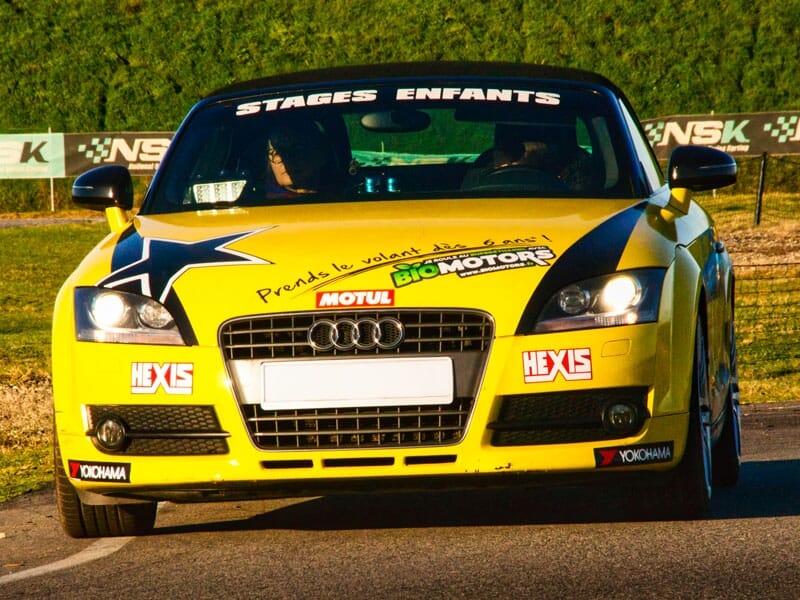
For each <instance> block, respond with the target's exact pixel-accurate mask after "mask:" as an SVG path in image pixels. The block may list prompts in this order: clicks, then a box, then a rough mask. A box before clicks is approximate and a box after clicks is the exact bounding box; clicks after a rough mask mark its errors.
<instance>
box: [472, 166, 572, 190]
mask: <svg viewBox="0 0 800 600" xmlns="http://www.w3.org/2000/svg"><path fill="white" fill-rule="evenodd" d="M471 187H472V189H492V188H500V189H515V190H531V189H533V190H535V191H549V192H560V191H565V190H566V189H567V188H566V185H565V184H564V182H563V181H561V180H560V179H558V177H556V176H555V175H553V174H552V173H550V172H549V171H546V170H545V169H540V168H537V167H532V166H527V165H509V166H507V167H497V168H495V169H492V170H490V171H488V172H487V173H484V174H483V175H482V176H481V177H480V180H479V181H478V183H477V185H474V186H471Z"/></svg>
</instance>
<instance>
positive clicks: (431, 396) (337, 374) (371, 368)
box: [261, 357, 454, 410]
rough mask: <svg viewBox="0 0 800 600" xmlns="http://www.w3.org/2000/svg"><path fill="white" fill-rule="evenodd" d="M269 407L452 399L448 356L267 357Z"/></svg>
mask: <svg viewBox="0 0 800 600" xmlns="http://www.w3.org/2000/svg"><path fill="white" fill-rule="evenodd" d="M262 376H263V396H262V400H261V407H262V408H263V409H264V410H285V409H288V410H296V409H310V408H355V407H360V406H364V407H370V406H372V407H374V406H406V405H415V404H450V403H451V402H452V401H453V387H454V386H453V361H452V360H451V359H450V358H448V357H425V358H353V359H341V360H309V361H277V362H268V363H263V365H262Z"/></svg>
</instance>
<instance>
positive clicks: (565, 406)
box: [489, 387, 648, 446]
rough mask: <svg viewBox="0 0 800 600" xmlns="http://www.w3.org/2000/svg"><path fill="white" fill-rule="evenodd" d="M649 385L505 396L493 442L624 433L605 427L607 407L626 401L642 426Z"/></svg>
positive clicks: (517, 442)
mask: <svg viewBox="0 0 800 600" xmlns="http://www.w3.org/2000/svg"><path fill="white" fill-rule="evenodd" d="M647 391H648V390H647V388H646V387H630V388H609V389H600V390H580V391H572V392H553V393H547V394H520V395H515V396H505V397H503V398H502V401H501V402H502V404H501V408H500V415H499V417H498V420H497V421H495V422H493V423H490V424H489V427H490V428H491V429H494V430H495V431H494V433H493V435H492V445H494V446H526V445H538V444H566V443H576V442H591V441H601V440H610V439H615V438H619V437H626V436H627V435H630V434H626V435H623V436H621V435H620V434H619V433H615V432H613V431H608V430H607V429H606V428H605V427H604V426H603V413H604V411H605V409H606V407H607V406H609V405H610V404H615V403H626V404H631V405H632V406H634V407H636V410H637V414H638V415H639V426H640V427H641V425H642V424H643V422H644V419H645V418H646V417H647Z"/></svg>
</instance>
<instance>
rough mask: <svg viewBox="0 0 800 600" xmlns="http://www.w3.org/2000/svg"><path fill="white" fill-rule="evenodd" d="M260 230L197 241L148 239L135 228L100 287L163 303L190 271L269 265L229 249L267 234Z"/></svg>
mask: <svg viewBox="0 0 800 600" xmlns="http://www.w3.org/2000/svg"><path fill="white" fill-rule="evenodd" d="M266 229H269V228H262V229H256V230H255V231H247V232H245V233H235V234H232V235H223V236H218V237H214V238H209V239H205V240H200V241H197V242H182V241H179V240H163V239H158V238H146V237H142V236H140V235H139V233H138V232H137V231H136V230H134V229H133V228H131V232H130V233H129V234H128V235H124V236H123V237H122V238H121V239H120V241H119V242H118V243H117V246H116V248H114V255H113V257H112V259H111V268H112V272H111V274H110V275H108V276H107V277H105V278H103V279H102V280H100V281H99V282H98V283H97V285H98V286H101V287H109V288H122V289H124V290H126V291H131V292H134V293H138V294H143V295H145V296H149V297H151V298H154V299H156V300H158V301H159V302H161V303H163V302H164V301H165V300H166V298H167V296H169V294H170V292H171V291H172V285H173V284H174V283H175V280H176V279H178V277H180V276H181V275H182V274H183V273H185V272H186V271H188V270H189V269H195V268H200V267H212V266H223V265H242V264H256V265H268V264H271V263H270V261H268V260H265V259H263V258H259V257H258V256H253V255H251V254H245V253H244V252H238V251H237V250H232V249H230V248H228V245H230V244H233V243H234V242H238V241H239V240H242V239H244V238H246V237H249V236H251V235H254V234H256V233H260V232H262V231H266Z"/></svg>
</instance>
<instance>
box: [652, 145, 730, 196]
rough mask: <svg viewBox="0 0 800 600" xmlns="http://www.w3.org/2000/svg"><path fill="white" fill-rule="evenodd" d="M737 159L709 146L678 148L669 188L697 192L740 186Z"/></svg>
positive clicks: (673, 156)
mask: <svg viewBox="0 0 800 600" xmlns="http://www.w3.org/2000/svg"><path fill="white" fill-rule="evenodd" d="M736 172H737V168H736V160H734V158H733V157H732V156H731V155H730V154H728V153H727V152H722V151H721V150H717V149H716V148H709V147H707V146H678V147H677V148H675V149H674V150H673V151H672V153H671V154H670V156H669V163H668V164H667V177H668V181H669V187H670V188H671V189H674V188H687V189H690V190H692V191H695V192H699V191H702V190H711V189H715V188H721V187H725V186H728V185H731V184H733V183H736Z"/></svg>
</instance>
